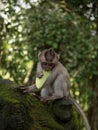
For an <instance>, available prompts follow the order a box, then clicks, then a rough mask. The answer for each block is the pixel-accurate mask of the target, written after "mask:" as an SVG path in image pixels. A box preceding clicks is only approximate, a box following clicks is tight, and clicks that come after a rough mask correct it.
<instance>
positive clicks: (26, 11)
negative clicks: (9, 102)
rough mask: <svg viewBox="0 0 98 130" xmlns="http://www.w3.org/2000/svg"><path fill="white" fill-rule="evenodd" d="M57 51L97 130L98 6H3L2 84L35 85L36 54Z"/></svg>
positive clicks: (12, 1) (73, 0)
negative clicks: (7, 80) (6, 81)
mask: <svg viewBox="0 0 98 130" xmlns="http://www.w3.org/2000/svg"><path fill="white" fill-rule="evenodd" d="M48 47H49V48H50V47H51V48H54V49H55V51H56V52H57V53H59V55H60V61H61V62H62V63H63V65H64V66H65V67H66V68H67V69H68V72H69V74H70V80H71V94H72V95H73V96H74V97H75V99H76V100H77V101H78V102H79V103H80V105H81V107H82V108H83V110H84V111H85V112H86V114H87V116H88V118H89V121H90V124H91V127H92V130H98V0H82V1H81V0H0V78H1V79H5V78H6V79H10V80H13V81H15V82H17V83H18V84H31V83H32V82H33V81H34V79H35V72H36V64H37V61H38V60H37V54H38V51H39V50H41V49H44V48H48Z"/></svg>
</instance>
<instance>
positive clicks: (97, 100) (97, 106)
mask: <svg viewBox="0 0 98 130" xmlns="http://www.w3.org/2000/svg"><path fill="white" fill-rule="evenodd" d="M93 91H94V92H95V96H94V98H93V99H92V101H91V108H90V115H91V130H98V76H95V75H94V76H93Z"/></svg>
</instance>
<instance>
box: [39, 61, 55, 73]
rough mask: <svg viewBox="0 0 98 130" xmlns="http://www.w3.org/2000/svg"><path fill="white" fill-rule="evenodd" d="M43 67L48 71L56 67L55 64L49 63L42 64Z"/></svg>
mask: <svg viewBox="0 0 98 130" xmlns="http://www.w3.org/2000/svg"><path fill="white" fill-rule="evenodd" d="M41 65H42V68H43V69H44V70H46V71H51V70H52V69H53V68H54V67H55V64H54V63H48V62H42V63H41Z"/></svg>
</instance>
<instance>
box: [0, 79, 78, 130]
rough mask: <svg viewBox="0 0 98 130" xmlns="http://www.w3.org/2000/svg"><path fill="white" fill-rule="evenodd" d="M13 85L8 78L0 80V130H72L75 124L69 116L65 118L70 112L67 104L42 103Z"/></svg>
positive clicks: (61, 102)
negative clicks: (64, 107)
mask: <svg viewBox="0 0 98 130" xmlns="http://www.w3.org/2000/svg"><path fill="white" fill-rule="evenodd" d="M15 86H17V84H15V83H13V82H11V81H9V80H0V130H72V128H73V125H75V124H73V122H71V118H69V119H68V120H65V119H66V115H67V117H68V114H69V117H70V113H71V112H72V111H71V109H70V110H69V106H68V104H66V103H65V106H66V109H63V107H61V106H63V105H62V104H64V103H63V101H56V102H55V103H54V102H53V103H50V104H43V103H42V102H40V101H39V100H38V99H36V98H35V97H33V96H31V95H30V94H23V93H22V91H21V90H20V89H18V88H16V87H15ZM60 105H61V106H60ZM70 107H71V106H70ZM66 110H67V112H68V113H66V112H65V111H66ZM68 110H69V111H68ZM55 111H56V113H55ZM57 113H58V114H57ZM59 114H60V116H58V117H57V115H59ZM63 115H64V116H63ZM58 118H59V119H58ZM63 118H64V120H62V119H63ZM75 130H77V129H75Z"/></svg>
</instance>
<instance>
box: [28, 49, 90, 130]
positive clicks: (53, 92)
mask: <svg viewBox="0 0 98 130" xmlns="http://www.w3.org/2000/svg"><path fill="white" fill-rule="evenodd" d="M38 59H39V63H38V66H37V77H38V78H42V77H43V76H44V73H43V71H49V72H50V75H49V76H48V78H47V79H46V81H45V82H44V84H43V86H42V87H41V89H40V100H41V101H44V102H47V101H50V100H55V99H60V98H63V97H67V98H68V99H70V100H71V101H72V102H73V104H74V105H75V107H76V108H77V110H78V111H79V113H80V114H81V116H82V117H83V120H84V123H85V126H86V129H87V130H90V126H89V123H88V120H87V118H86V116H85V114H84V112H83V111H82V109H81V108H80V106H79V104H78V103H77V102H76V101H75V100H74V99H73V98H72V97H71V96H70V78H69V74H68V72H67V70H66V68H65V67H64V66H63V65H62V64H61V63H60V62H59V57H58V55H57V53H56V52H55V51H54V50H52V49H45V50H43V51H42V52H40V53H39V55H38ZM34 89H36V85H31V86H29V87H28V89H27V90H26V91H27V92H34V91H35V90H34ZM33 95H34V93H33ZM35 95H36V94H35Z"/></svg>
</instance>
